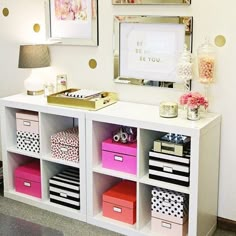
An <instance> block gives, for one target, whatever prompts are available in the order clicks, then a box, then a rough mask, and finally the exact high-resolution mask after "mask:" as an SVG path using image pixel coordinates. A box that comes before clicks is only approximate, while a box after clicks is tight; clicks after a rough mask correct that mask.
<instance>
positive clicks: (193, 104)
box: [179, 92, 208, 109]
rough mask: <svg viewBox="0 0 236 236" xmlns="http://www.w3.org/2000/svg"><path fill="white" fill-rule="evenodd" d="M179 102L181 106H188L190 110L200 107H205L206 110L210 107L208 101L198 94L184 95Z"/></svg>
mask: <svg viewBox="0 0 236 236" xmlns="http://www.w3.org/2000/svg"><path fill="white" fill-rule="evenodd" d="M179 102H180V104H181V105H186V106H188V107H190V108H198V107H200V106H204V108H205V109H206V108H207V107H208V101H207V99H206V98H205V97H204V96H202V95H201V94H200V93H198V92H190V93H186V94H183V95H182V96H181V97H180V99H179Z"/></svg>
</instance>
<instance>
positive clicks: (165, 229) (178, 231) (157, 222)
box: [151, 217, 188, 236]
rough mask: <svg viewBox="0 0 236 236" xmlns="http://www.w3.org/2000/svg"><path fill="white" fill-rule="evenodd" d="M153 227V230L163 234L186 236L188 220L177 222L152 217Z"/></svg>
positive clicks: (165, 235)
mask: <svg viewBox="0 0 236 236" xmlns="http://www.w3.org/2000/svg"><path fill="white" fill-rule="evenodd" d="M151 228H152V232H156V233H158V235H161V236H173V235H174V236H186V235H187V233H188V221H186V222H185V223H184V224H176V223H173V222H171V221H167V220H163V219H159V218H156V217H152V219H151Z"/></svg>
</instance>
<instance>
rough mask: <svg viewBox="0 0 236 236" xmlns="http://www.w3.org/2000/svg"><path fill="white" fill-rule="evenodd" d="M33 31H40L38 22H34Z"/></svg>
mask: <svg viewBox="0 0 236 236" xmlns="http://www.w3.org/2000/svg"><path fill="white" fill-rule="evenodd" d="M33 29H34V32H36V33H38V32H39V31H40V25H39V24H34V27H33Z"/></svg>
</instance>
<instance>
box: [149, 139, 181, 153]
mask: <svg viewBox="0 0 236 236" xmlns="http://www.w3.org/2000/svg"><path fill="white" fill-rule="evenodd" d="M153 150H154V151H155V152H162V153H167V154H171V155H176V156H183V150H184V149H183V144H175V143H169V142H163V141H160V140H156V141H154V145H153Z"/></svg>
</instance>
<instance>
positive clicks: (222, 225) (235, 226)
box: [217, 217, 236, 232]
mask: <svg viewBox="0 0 236 236" xmlns="http://www.w3.org/2000/svg"><path fill="white" fill-rule="evenodd" d="M217 227H218V228H219V229H224V230H229V231H234V232H236V221H233V220H228V219H225V218H221V217H218V218H217Z"/></svg>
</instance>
